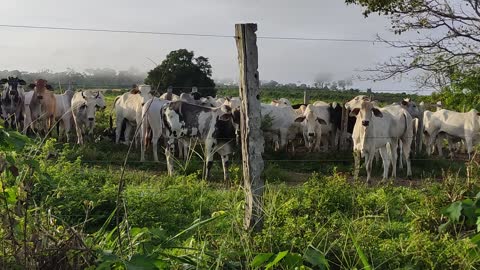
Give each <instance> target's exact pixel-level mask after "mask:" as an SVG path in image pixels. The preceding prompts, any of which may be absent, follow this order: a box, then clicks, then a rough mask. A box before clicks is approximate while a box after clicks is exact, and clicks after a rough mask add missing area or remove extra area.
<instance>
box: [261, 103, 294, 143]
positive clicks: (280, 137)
mask: <svg viewBox="0 0 480 270" xmlns="http://www.w3.org/2000/svg"><path fill="white" fill-rule="evenodd" d="M261 114H262V121H263V123H262V124H263V127H262V129H263V132H264V134H265V137H266V138H270V139H271V140H272V141H273V143H274V147H275V150H276V151H278V150H280V149H285V147H286V146H287V143H288V142H289V140H292V139H294V138H295V137H296V136H297V134H299V133H300V134H301V133H302V130H303V128H302V125H301V123H296V122H295V119H296V118H297V115H296V113H295V110H293V108H292V107H280V106H274V105H270V104H261Z"/></svg>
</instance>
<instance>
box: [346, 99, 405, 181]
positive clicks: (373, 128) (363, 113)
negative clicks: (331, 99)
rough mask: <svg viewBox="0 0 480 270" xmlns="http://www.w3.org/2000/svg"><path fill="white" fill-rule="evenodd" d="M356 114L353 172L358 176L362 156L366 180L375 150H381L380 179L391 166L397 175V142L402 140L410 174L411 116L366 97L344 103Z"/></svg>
mask: <svg viewBox="0 0 480 270" xmlns="http://www.w3.org/2000/svg"><path fill="white" fill-rule="evenodd" d="M345 106H346V108H347V109H351V110H352V114H353V115H356V118H357V119H356V122H355V126H354V128H353V134H352V139H353V144H354V146H353V150H354V157H355V175H356V176H358V169H359V166H360V156H362V157H365V164H366V169H367V182H368V181H370V179H371V171H372V162H373V159H374V155H375V152H376V151H377V150H379V151H380V155H381V157H382V161H383V169H384V171H383V178H384V179H386V178H387V177H388V170H389V167H390V165H392V177H393V178H395V177H396V166H395V164H396V162H397V152H396V149H397V147H398V143H399V142H400V143H402V148H403V150H404V151H403V156H404V158H405V160H406V161H407V176H411V174H412V172H411V164H410V147H411V143H412V137H413V121H412V117H411V115H410V114H409V113H408V112H407V111H406V110H405V109H403V108H402V107H401V106H388V107H385V108H377V107H375V106H374V104H373V103H372V102H371V101H370V99H369V98H367V97H365V96H357V97H356V98H354V99H352V100H351V101H349V102H348V103H346V104H345Z"/></svg>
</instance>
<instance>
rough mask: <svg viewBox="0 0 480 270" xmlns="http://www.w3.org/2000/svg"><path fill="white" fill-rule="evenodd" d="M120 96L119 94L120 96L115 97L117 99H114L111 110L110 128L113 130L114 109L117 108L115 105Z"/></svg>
mask: <svg viewBox="0 0 480 270" xmlns="http://www.w3.org/2000/svg"><path fill="white" fill-rule="evenodd" d="M120 97H121V96H118V97H116V98H115V100H114V101H113V106H112V110H110V130H113V110H114V109H115V105H116V104H117V100H118V99H119V98H120Z"/></svg>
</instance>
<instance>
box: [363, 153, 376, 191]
mask: <svg viewBox="0 0 480 270" xmlns="http://www.w3.org/2000/svg"><path fill="white" fill-rule="evenodd" d="M373 158H374V155H372V154H370V153H368V152H367V153H365V168H366V169H367V183H369V182H370V180H371V177H372V164H373Z"/></svg>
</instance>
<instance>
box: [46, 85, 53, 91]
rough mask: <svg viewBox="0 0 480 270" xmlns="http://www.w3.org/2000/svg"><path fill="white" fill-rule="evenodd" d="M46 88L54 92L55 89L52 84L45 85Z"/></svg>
mask: <svg viewBox="0 0 480 270" xmlns="http://www.w3.org/2000/svg"><path fill="white" fill-rule="evenodd" d="M45 88H47V89H48V90H53V87H52V86H51V85H50V84H47V85H45Z"/></svg>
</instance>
